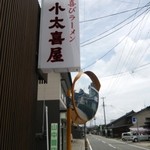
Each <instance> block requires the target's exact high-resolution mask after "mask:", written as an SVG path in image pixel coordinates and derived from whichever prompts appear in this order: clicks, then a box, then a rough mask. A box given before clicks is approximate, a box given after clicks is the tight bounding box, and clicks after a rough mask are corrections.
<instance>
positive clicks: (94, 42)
mask: <svg viewBox="0 0 150 150" xmlns="http://www.w3.org/2000/svg"><path fill="white" fill-rule="evenodd" d="M148 9H149V8H147V9H146V10H144V11H143V12H142V13H141V14H139V15H138V16H136V19H137V18H138V17H139V16H141V15H142V14H144V13H145V12H146V11H147V10H148ZM135 14H136V13H135ZM135 14H133V15H131V16H130V17H128V18H126V19H125V20H123V21H122V22H120V23H119V24H117V25H115V26H114V27H112V28H111V29H109V30H106V31H104V32H103V33H101V34H99V35H98V36H101V35H103V34H105V33H107V32H109V31H110V30H112V29H114V28H116V27H117V26H119V25H121V24H122V23H124V22H125V21H127V20H128V19H130V18H131V17H133V16H134V15H135ZM134 20H135V18H133V19H132V20H130V21H129V22H127V23H126V24H124V25H122V26H121V27H119V28H117V29H115V30H114V31H111V32H110V33H108V34H106V35H104V36H102V37H100V38H98V39H95V40H93V41H91V40H92V39H93V38H91V39H89V40H86V41H84V42H82V43H81V47H84V46H87V45H89V44H92V43H95V42H97V41H99V40H101V39H103V38H105V37H107V36H109V35H111V34H113V33H114V32H116V31H118V30H120V29H122V28H123V27H125V26H126V25H128V24H130V23H131V22H133V21H134ZM88 41H91V42H88ZM87 42H88V43H87ZM84 43H85V44H84ZM82 44H83V45H82Z"/></svg>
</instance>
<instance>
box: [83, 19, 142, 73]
mask: <svg viewBox="0 0 150 150" xmlns="http://www.w3.org/2000/svg"><path fill="white" fill-rule="evenodd" d="M140 22H141V21H139V22H138V23H137V24H136V25H135V26H134V27H133V28H132V29H131V30H130V31H129V32H128V34H127V35H126V36H125V37H124V38H123V39H122V40H120V41H119V42H118V43H117V44H116V45H115V46H113V47H112V48H111V49H110V50H108V51H107V52H106V53H105V54H104V55H103V56H101V57H100V58H98V59H97V60H96V61H94V62H92V63H91V64H89V65H87V66H86V67H84V68H83V70H85V69H86V68H89V67H90V66H92V65H94V64H95V63H96V62H97V61H99V60H101V59H102V58H104V57H105V56H106V55H108V54H109V53H110V52H111V51H113V50H114V48H116V47H117V46H118V45H119V44H120V43H122V42H123V41H124V40H125V39H126V38H127V36H128V35H130V33H131V32H132V31H133V30H134V29H136V27H137V26H138V25H139V23H140Z"/></svg>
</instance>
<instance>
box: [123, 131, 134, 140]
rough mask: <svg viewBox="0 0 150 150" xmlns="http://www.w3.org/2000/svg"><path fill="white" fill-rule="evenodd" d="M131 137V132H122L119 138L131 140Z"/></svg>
mask: <svg viewBox="0 0 150 150" xmlns="http://www.w3.org/2000/svg"><path fill="white" fill-rule="evenodd" d="M132 137H133V134H132V132H124V133H122V135H121V139H122V140H123V141H132Z"/></svg>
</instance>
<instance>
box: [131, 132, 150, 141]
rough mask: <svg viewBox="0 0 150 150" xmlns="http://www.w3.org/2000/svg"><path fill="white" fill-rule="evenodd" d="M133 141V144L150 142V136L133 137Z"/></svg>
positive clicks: (139, 135)
mask: <svg viewBox="0 0 150 150" xmlns="http://www.w3.org/2000/svg"><path fill="white" fill-rule="evenodd" d="M131 139H132V141H133V142H138V141H148V140H150V135H146V134H137V135H134V136H132V138H131Z"/></svg>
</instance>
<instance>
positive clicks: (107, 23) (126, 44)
mask: <svg viewBox="0 0 150 150" xmlns="http://www.w3.org/2000/svg"><path fill="white" fill-rule="evenodd" d="M79 25H80V56H81V58H80V59H81V70H82V71H92V72H93V73H94V74H95V75H96V76H97V77H98V79H99V81H100V83H101V89H100V91H99V107H98V110H97V113H96V116H95V120H94V119H93V120H91V121H90V122H89V123H88V124H90V125H93V124H97V125H100V124H104V113H103V106H102V104H103V97H104V102H105V111H106V123H109V122H111V121H112V120H115V119H117V118H119V117H121V116H123V115H125V114H126V113H128V112H130V111H132V110H134V111H135V112H137V111H140V110H141V109H144V108H145V107H147V106H150V4H149V1H148V0H134V1H133V0H79ZM71 74H72V79H74V77H75V76H76V75H77V73H71ZM82 85H83V84H82Z"/></svg>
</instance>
